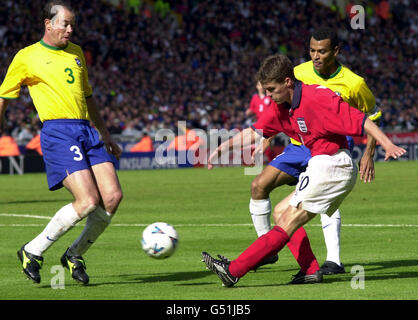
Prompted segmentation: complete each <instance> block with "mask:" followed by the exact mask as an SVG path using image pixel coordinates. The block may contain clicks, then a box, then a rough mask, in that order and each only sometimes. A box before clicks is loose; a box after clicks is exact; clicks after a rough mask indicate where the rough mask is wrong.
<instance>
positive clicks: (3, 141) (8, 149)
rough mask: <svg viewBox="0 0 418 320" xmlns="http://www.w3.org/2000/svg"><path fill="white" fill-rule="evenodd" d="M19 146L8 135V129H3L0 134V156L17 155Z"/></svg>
mask: <svg viewBox="0 0 418 320" xmlns="http://www.w3.org/2000/svg"><path fill="white" fill-rule="evenodd" d="M19 155H20V151H19V146H18V145H17V143H16V140H15V139H14V138H13V137H12V136H11V135H10V133H9V130H8V129H4V130H3V131H2V132H1V136H0V157H9V156H19Z"/></svg>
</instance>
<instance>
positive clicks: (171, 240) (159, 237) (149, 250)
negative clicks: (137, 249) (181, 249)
mask: <svg viewBox="0 0 418 320" xmlns="http://www.w3.org/2000/svg"><path fill="white" fill-rule="evenodd" d="M178 241H179V236H178V234H177V231H176V229H174V227H173V226H172V225H170V224H168V223H165V222H155V223H153V224H150V225H149V226H148V227H146V228H145V230H144V232H143V233H142V240H141V244H142V249H143V250H144V251H145V253H146V254H147V255H149V256H150V257H151V258H154V259H164V258H168V257H170V256H171V255H172V254H173V253H174V251H175V250H176V248H177V244H178Z"/></svg>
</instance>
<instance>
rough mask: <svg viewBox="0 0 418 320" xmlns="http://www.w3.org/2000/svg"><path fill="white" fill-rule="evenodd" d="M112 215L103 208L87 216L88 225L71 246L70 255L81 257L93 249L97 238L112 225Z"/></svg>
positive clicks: (98, 208)
mask: <svg viewBox="0 0 418 320" xmlns="http://www.w3.org/2000/svg"><path fill="white" fill-rule="evenodd" d="M112 216H113V215H112V214H110V213H108V212H106V211H105V210H104V209H103V208H102V207H100V206H99V207H97V208H96V209H95V210H94V211H93V212H91V213H90V214H89V215H88V216H87V220H86V225H85V227H84V229H83V231H82V232H81V234H80V236H79V237H78V238H77V239H76V240H75V241H74V243H73V244H72V245H71V247H70V249H69V250H68V253H69V254H70V255H72V256H81V255H83V254H84V253H86V251H87V250H88V249H89V248H90V247H91V245H92V244H93V243H94V242H95V241H96V240H97V238H98V237H99V236H100V235H101V234H102V233H103V231H104V230H105V229H106V228H107V226H108V225H109V224H110V222H111V219H112Z"/></svg>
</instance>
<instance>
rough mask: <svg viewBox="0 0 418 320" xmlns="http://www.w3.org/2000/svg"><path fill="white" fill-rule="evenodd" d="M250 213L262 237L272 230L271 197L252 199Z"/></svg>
mask: <svg viewBox="0 0 418 320" xmlns="http://www.w3.org/2000/svg"><path fill="white" fill-rule="evenodd" d="M250 213H251V218H252V219H253V225H254V227H255V231H256V232H257V236H259V237H261V236H262V235H264V234H266V233H267V232H269V231H270V229H271V226H270V215H271V202H270V198H267V199H262V200H254V199H252V198H251V200H250Z"/></svg>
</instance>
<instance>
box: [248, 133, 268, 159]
mask: <svg viewBox="0 0 418 320" xmlns="http://www.w3.org/2000/svg"><path fill="white" fill-rule="evenodd" d="M273 138H274V136H272V137H270V138H268V139H263V140H262V142H261V143H259V144H258V145H257V147H256V148H255V149H254V151H253V152H252V154H251V161H252V162H254V161H255V157H256V156H257V155H258V154H263V153H264V152H265V151H266V150H267V148H268V147H269V146H270V143H271V141H272V140H273Z"/></svg>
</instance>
